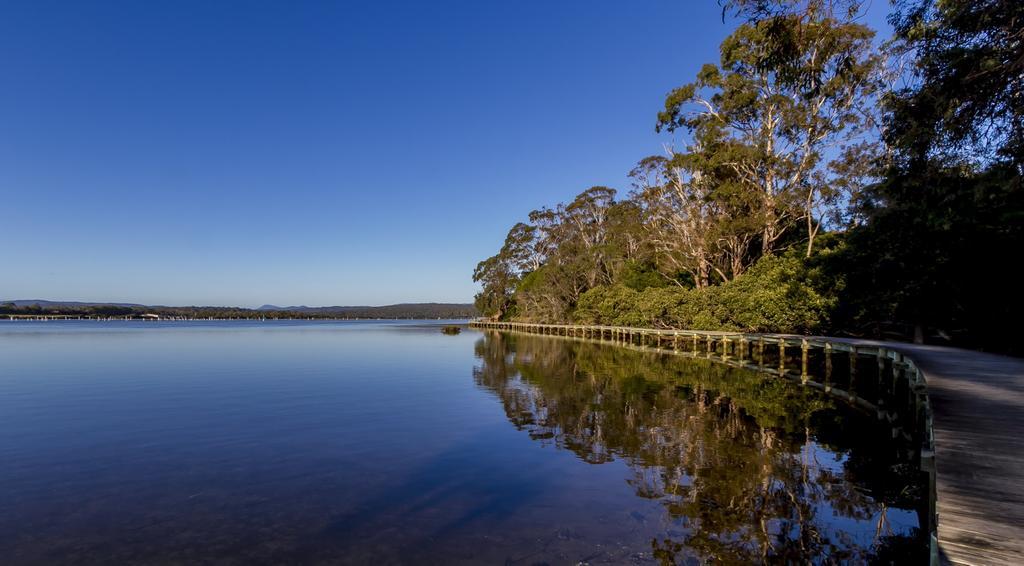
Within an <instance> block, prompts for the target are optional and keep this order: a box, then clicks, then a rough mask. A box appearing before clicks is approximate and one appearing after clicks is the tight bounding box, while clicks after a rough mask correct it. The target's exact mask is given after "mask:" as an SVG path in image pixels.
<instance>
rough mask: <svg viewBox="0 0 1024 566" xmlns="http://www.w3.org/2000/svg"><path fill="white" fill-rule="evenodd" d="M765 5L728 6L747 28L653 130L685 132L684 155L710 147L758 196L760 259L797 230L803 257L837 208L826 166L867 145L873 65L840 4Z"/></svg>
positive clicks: (673, 98) (864, 38)
mask: <svg viewBox="0 0 1024 566" xmlns="http://www.w3.org/2000/svg"><path fill="white" fill-rule="evenodd" d="M764 4H765V3H762V2H734V3H731V4H730V5H732V6H734V7H736V9H737V10H738V13H739V14H740V15H741V16H746V17H747V18H749V20H750V21H748V22H746V23H744V24H742V25H740V26H739V27H738V28H737V29H736V31H735V32H733V33H732V34H731V35H730V36H729V37H728V38H726V40H725V41H723V42H722V45H721V49H720V51H721V61H720V64H719V65H711V64H708V65H705V66H704V68H702V69H701V71H700V72H699V73H698V75H697V79H696V81H694V82H692V83H689V84H686V85H684V86H682V87H679V88H677V89H675V90H674V91H672V92H671V93H670V94H669V95H668V97H667V98H666V100H665V109H664V110H663V111H662V112H660V113H659V115H658V129H659V130H662V129H665V130H668V131H675V130H677V129H682V130H684V131H686V132H687V133H688V134H689V135H690V141H691V143H690V147H689V148H688V151H689V152H690V153H697V152H700V151H708V149H706V148H714V149H713V151H715V152H716V153H717V154H718V156H717V157H718V158H719V159H724V162H725V163H727V164H728V165H729V166H730V167H732V169H733V171H734V172H735V175H736V177H737V181H738V182H740V183H741V184H742V185H743V186H745V187H746V189H747V190H748V191H751V192H753V193H754V194H756V195H758V196H759V201H760V203H759V209H760V210H759V216H760V219H761V224H762V228H761V237H760V239H761V252H762V253H763V254H769V253H772V252H773V251H774V250H775V249H776V248H777V246H778V245H779V243H780V241H781V239H782V238H783V236H784V235H785V233H786V231H787V230H789V229H790V228H792V227H793V226H794V225H795V224H796V223H798V222H802V223H803V224H804V226H805V231H806V239H807V255H810V254H811V252H812V251H813V248H814V240H815V237H816V236H817V234H818V233H819V231H820V229H821V227H822V225H823V224H824V222H825V221H826V220H827V218H828V217H829V213H830V211H831V209H832V208H833V207H835V206H836V205H837V200H838V199H837V196H838V195H837V193H836V191H835V189H834V188H833V187H834V185H835V183H836V177H837V176H840V175H842V173H843V172H844V169H842V168H836V167H831V166H830V165H831V162H832V161H833V160H834V159H835V158H836V157H835V156H837V155H841V154H842V153H844V151H845V147H846V146H849V145H854V144H863V143H866V142H867V141H868V140H870V139H871V136H870V133H871V129H872V127H873V126H874V122H873V120H872V119H871V117H872V116H873V112H872V111H871V108H872V105H873V103H874V101H875V98H876V95H877V92H878V89H879V86H880V74H879V70H880V69H881V66H880V63H881V60H880V59H879V57H878V56H877V55H876V53H875V51H874V49H873V46H872V38H873V37H874V32H873V31H872V30H871V29H870V28H868V27H867V26H865V25H863V24H860V23H858V22H857V21H856V20H855V15H856V12H854V11H852V10H851V9H849V7H848V6H847V3H839V2H824V1H822V2H808V3H801V2H786V1H780V2H773V3H771V5H773V6H780V7H781V9H780V10H778V11H767V12H766V11H763V10H761V7H762V5H764Z"/></svg>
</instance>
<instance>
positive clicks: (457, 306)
mask: <svg viewBox="0 0 1024 566" xmlns="http://www.w3.org/2000/svg"><path fill="white" fill-rule="evenodd" d="M256 310H258V311H286V312H297V313H303V314H319V315H336V316H352V317H362V318H377V317H380V318H438V317H440V318H465V317H471V316H476V308H475V307H474V306H473V305H472V304H468V303H401V304H397V305H385V306H379V307H374V306H365V305H364V306H340V305H337V306H328V307H309V306H306V305H300V306H288V307H279V306H276V305H263V306H261V307H259V308H258V309H256Z"/></svg>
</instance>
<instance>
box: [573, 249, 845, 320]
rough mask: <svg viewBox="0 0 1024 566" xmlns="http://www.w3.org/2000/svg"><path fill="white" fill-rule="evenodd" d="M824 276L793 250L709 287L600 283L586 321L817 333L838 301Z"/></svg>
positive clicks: (587, 300) (589, 295)
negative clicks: (824, 288) (828, 291)
mask: <svg viewBox="0 0 1024 566" xmlns="http://www.w3.org/2000/svg"><path fill="white" fill-rule="evenodd" d="M820 284H821V281H820V276H819V275H818V274H817V273H816V271H815V270H814V269H812V268H810V267H809V266H808V262H806V261H805V260H804V259H803V258H801V257H799V256H798V255H795V254H793V253H790V254H787V255H786V256H781V257H778V256H765V257H764V258H762V259H761V261H759V262H758V263H757V264H756V265H755V266H754V267H753V268H751V269H750V270H749V271H748V272H747V273H745V274H743V275H741V276H739V277H737V278H736V279H734V280H733V281H729V282H727V283H723V284H722V285H716V286H712V287H707V288H704V289H684V288H681V287H648V288H645V289H643V290H642V291H635V290H633V289H630V288H629V287H626V286H625V285H613V286H602V287H596V288H594V289H591V290H589V291H587V292H586V293H584V294H583V295H582V296H581V297H580V301H579V306H578V308H577V309H576V312H575V320H576V321H577V322H580V323H584V324H609V325H617V326H641V327H669V328H689V329H699V330H737V331H747V332H804V333H813V332H816V331H818V330H820V329H821V328H823V327H824V326H825V324H827V322H828V315H829V312H830V310H831V309H832V308H833V307H834V306H835V299H834V298H833V297H830V296H828V295H827V294H826V293H824V292H822V290H820V289H819V288H818V287H819V285H820Z"/></svg>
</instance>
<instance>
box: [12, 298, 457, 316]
mask: <svg viewBox="0 0 1024 566" xmlns="http://www.w3.org/2000/svg"><path fill="white" fill-rule="evenodd" d="M144 313H155V314H160V315H167V316H180V317H196V318H254V317H258V318H261V317H266V318H299V317H302V318H305V317H314V318H424V319H426V318H472V317H474V316H477V311H476V308H475V307H474V306H473V305H472V304H468V303H402V304H397V305H385V306H377V307H374V306H328V307H308V306H305V305H302V306H289V307H279V306H277V305H263V306H261V307H259V308H256V309H247V308H240V307H210V306H184V307H169V306H159V305H141V304H137V303H89V302H82V301H47V300H43V299H17V300H11V301H0V314H10V315H32V314H72V315H100V316H121V315H141V314H144Z"/></svg>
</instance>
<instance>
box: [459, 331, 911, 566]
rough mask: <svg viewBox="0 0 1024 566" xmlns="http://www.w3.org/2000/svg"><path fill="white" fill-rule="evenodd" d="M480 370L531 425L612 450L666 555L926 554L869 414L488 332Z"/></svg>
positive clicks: (773, 384)
mask: <svg viewBox="0 0 1024 566" xmlns="http://www.w3.org/2000/svg"><path fill="white" fill-rule="evenodd" d="M476 352H477V356H478V357H479V358H480V359H481V362H482V363H481V365H480V366H479V367H478V369H477V371H476V372H475V377H476V381H477V383H478V384H479V385H480V386H481V387H484V388H486V389H487V390H489V391H492V392H494V394H495V395H497V396H498V397H499V398H500V399H501V401H502V404H503V406H504V408H505V412H506V415H507V417H508V419H509V421H510V422H512V423H513V424H514V425H515V426H516V427H517V428H518V429H520V430H522V431H524V432H526V433H527V434H528V435H529V436H530V438H532V439H534V440H536V441H538V442H540V443H542V444H547V445H551V446H552V447H555V448H558V449H564V450H569V451H572V452H573V453H575V454H576V455H577V456H578V457H579V459H580V460H582V461H584V462H587V463H590V464H603V463H607V462H612V461H615V460H622V461H624V462H625V463H626V464H627V465H628V469H629V473H628V475H627V477H625V478H624V481H626V482H627V483H628V484H629V485H630V486H631V487H632V489H633V490H634V492H635V494H636V496H637V497H639V498H643V499H647V500H652V501H657V502H659V503H660V505H661V508H662V513H661V516H660V517H657V518H654V519H650V520H654V521H656V522H657V523H658V528H657V529H652V531H656V532H652V536H651V538H650V545H651V551H652V553H653V557H654V558H656V559H658V560H659V561H661V562H662V563H669V564H671V563H676V562H680V561H683V560H684V559H697V560H701V561H704V560H708V559H714V560H718V561H724V562H727V563H757V562H780V561H782V562H790V563H792V562H799V563H805V562H847V561H853V562H863V561H869V560H871V561H889V560H896V561H903V560H906V559H917V560H923V558H924V555H923V552H924V547H923V543H922V541H921V540H920V537H919V530H918V529H917V526H918V510H919V509H920V507H921V504H922V500H921V497H922V485H921V477H920V474H919V473H918V472H917V470H916V468H915V466H914V465H913V464H912V462H913V460H912V458H913V456H914V455H913V451H912V449H911V447H910V446H907V445H904V444H902V443H901V442H899V441H895V440H892V439H891V436H892V435H891V434H890V432H889V431H888V430H887V429H886V428H885V427H884V426H883V425H882V424H880V423H879V422H878V421H877V420H876V419H875V418H873V417H870V416H868V415H864V414H861V413H859V412H856V411H854V410H852V409H850V408H848V407H846V406H844V405H841V404H839V402H837V401H835V400H833V399H830V398H828V397H826V396H825V395H823V394H822V393H820V392H818V391H816V390H814V389H811V388H805V387H800V386H799V385H796V384H793V383H792V382H789V381H786V380H781V379H774V378H771V377H766V376H762V375H759V374H757V373H755V372H752V371H748V370H741V369H735V368H730V367H728V366H724V365H720V364H716V363H715V362H712V361H710V360H700V359H689V358H682V357H679V356H672V355H670V354H664V353H656V352H646V353H645V352H638V351H635V350H629V349H624V348H619V347H615V346H609V345H601V344H595V343H590V342H584V341H579V340H566V339H558V338H550V337H547V338H545V337H536V336H530V335H524V334H510V333H498V332H490V333H488V334H486V335H485V337H484V338H482V339H481V340H479V341H478V342H477V344H476Z"/></svg>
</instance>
